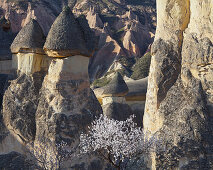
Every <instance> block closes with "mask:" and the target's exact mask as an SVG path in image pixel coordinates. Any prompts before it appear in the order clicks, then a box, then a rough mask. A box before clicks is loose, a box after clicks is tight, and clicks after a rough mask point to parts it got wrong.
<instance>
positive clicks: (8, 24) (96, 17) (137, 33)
mask: <svg viewBox="0 0 213 170" xmlns="http://www.w3.org/2000/svg"><path fill="white" fill-rule="evenodd" d="M64 5H69V6H70V7H71V8H72V9H73V10H72V11H73V13H74V14H75V15H76V16H77V17H79V19H78V22H80V23H81V22H82V19H85V18H86V21H87V22H88V23H87V24H88V27H89V28H91V29H92V30H93V33H94V34H96V36H97V38H96V39H95V40H93V42H90V43H87V44H92V45H94V49H93V51H92V53H91V54H92V55H93V57H92V58H91V59H90V64H89V76H90V81H91V82H93V81H94V80H95V79H98V78H100V77H102V76H104V75H105V74H106V72H107V71H108V69H109V68H110V66H111V65H112V63H113V62H114V61H115V60H119V59H120V58H139V57H142V56H143V54H144V53H145V52H146V50H147V48H148V46H149V45H150V43H152V42H153V35H154V33H155V26H156V16H155V15H156V12H155V1H154V0H146V1H140V0H134V1H130V0H122V1H120V0H119V1H118V0H116V1H114V0H113V1H112V0H106V1H102V0H100V1H98V2H97V1H96V0H83V1H80V0H63V1H58V0H43V1H39V0H33V1H31V0H18V1H15V0H9V1H7V0H1V1H0V17H1V16H2V17H4V18H5V20H6V21H5V22H4V30H7V31H8V29H9V31H8V33H4V34H7V35H6V36H7V41H8V42H9V44H8V45H6V46H5V45H2V47H1V44H0V65H1V67H2V68H0V71H1V72H2V73H3V71H4V73H8V72H9V71H10V70H8V69H6V68H4V69H3V66H4V67H5V65H7V67H11V61H9V60H11V54H10V50H9V46H10V43H12V41H13V38H14V34H17V33H18V32H19V31H20V30H21V28H22V27H23V26H25V25H26V24H27V23H28V22H29V21H30V19H31V18H32V19H36V20H37V21H38V23H39V24H40V26H41V28H42V29H43V32H44V35H45V36H47V34H48V32H49V29H50V27H51V25H52V23H53V22H54V20H55V18H56V17H57V16H58V15H59V13H60V12H61V10H62V8H63V6H64ZM83 28H85V27H83ZM87 30H88V29H87ZM84 34H88V31H84ZM90 34H91V33H90ZM0 35H1V32H0ZM87 39H91V36H89V35H88V37H87ZM92 48H93V47H92ZM3 51H4V56H5V54H6V55H7V58H8V59H7V61H5V60H4V64H3V62H1V60H2V58H3V54H2V55H1V53H3Z"/></svg>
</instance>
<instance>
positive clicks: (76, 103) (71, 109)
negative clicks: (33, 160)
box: [35, 8, 102, 169]
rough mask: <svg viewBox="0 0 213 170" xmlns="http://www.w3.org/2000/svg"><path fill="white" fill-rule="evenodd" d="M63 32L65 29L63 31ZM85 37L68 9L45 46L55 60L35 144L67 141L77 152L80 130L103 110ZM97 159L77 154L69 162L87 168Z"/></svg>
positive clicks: (40, 106) (45, 85)
mask: <svg viewBox="0 0 213 170" xmlns="http://www.w3.org/2000/svg"><path fill="white" fill-rule="evenodd" d="M65 29H66V30H65ZM61 31H64V32H62V34H61ZM83 40H84V37H82V32H81V30H80V29H79V28H78V25H77V21H76V19H75V18H74V16H73V15H72V13H71V11H70V10H69V9H68V8H65V9H64V10H63V11H62V13H61V14H60V15H59V17H58V18H57V19H56V21H55V22H54V24H53V26H52V27H51V30H50V32H49V34H48V37H47V40H46V43H45V45H44V49H45V51H46V53H47V54H49V55H51V57H53V59H52V61H51V63H50V66H49V69H48V73H47V75H46V76H45V78H44V81H43V84H42V89H41V90H40V98H39V104H38V107H37V112H36V137H35V145H40V144H45V145H48V146H50V149H51V148H52V147H55V145H56V144H59V143H60V142H61V141H65V142H67V143H68V145H69V147H70V149H71V150H72V151H73V152H74V153H78V151H79V149H78V143H79V135H80V133H81V132H82V131H85V129H86V128H87V126H88V125H89V124H90V123H91V122H92V120H94V118H95V116H98V115H100V114H101V113H102V109H101V106H100V105H99V103H98V100H97V99H96V97H95V95H94V93H93V91H92V90H91V89H90V84H89V76H88V64H89V58H88V56H87V54H84V53H83V51H84V49H85V48H86V47H85V46H84V45H85V43H84V41H83ZM62 57H63V58H62ZM56 154H57V153H56ZM94 159H95V158H94V157H93V158H89V157H86V158H85V157H84V159H82V158H78V157H76V156H74V157H72V160H71V163H70V164H67V165H68V166H69V168H71V167H72V168H74V169H75V167H76V166H83V168H84V169H87V166H89V165H90V162H92V161H93V160H94ZM67 168H68V167H67Z"/></svg>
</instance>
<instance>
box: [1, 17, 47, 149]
mask: <svg viewBox="0 0 213 170" xmlns="http://www.w3.org/2000/svg"><path fill="white" fill-rule="evenodd" d="M43 44H44V34H43V31H42V29H41V27H40V26H39V24H38V23H37V21H35V20H31V21H30V22H29V23H28V24H27V25H26V26H25V27H23V28H22V30H21V31H20V32H19V34H18V35H17V36H16V38H15V40H14V41H13V43H12V45H11V50H12V53H14V54H13V61H12V62H13V68H14V71H15V74H14V75H13V76H12V78H9V79H8V80H10V79H12V80H11V82H10V84H7V83H6V85H5V89H6V91H5V93H4V98H3V104H2V106H3V109H2V115H3V121H4V124H5V126H6V128H7V129H9V131H10V133H8V135H13V136H14V138H15V139H16V140H17V141H19V142H20V144H26V143H30V142H32V141H33V140H34V137H35V112H36V108H37V104H38V100H39V97H38V95H39V90H40V88H41V85H42V80H43V77H44V76H45V71H46V70H47V68H48V64H49V63H48V58H47V57H46V56H45V54H44V52H43V50H42V47H43ZM38 53H39V54H38ZM8 80H7V81H8ZM15 91H16V95H14V92H15ZM8 135H6V136H5V137H6V139H5V140H8V138H7V136H8ZM9 139H10V137H9ZM16 140H14V142H16ZM14 146H17V144H16V143H14ZM11 147H13V146H11Z"/></svg>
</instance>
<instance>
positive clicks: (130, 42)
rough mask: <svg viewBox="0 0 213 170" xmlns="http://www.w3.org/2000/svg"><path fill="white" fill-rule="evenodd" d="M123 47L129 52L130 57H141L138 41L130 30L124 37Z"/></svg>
mask: <svg viewBox="0 0 213 170" xmlns="http://www.w3.org/2000/svg"><path fill="white" fill-rule="evenodd" d="M123 47H124V48H125V49H126V50H127V52H128V53H129V56H134V57H138V56H140V55H141V54H140V49H139V47H138V46H137V42H136V39H135V37H134V35H133V33H132V31H130V30H128V31H127V32H126V34H125V36H124V41H123Z"/></svg>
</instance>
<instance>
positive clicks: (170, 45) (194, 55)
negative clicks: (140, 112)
mask: <svg viewBox="0 0 213 170" xmlns="http://www.w3.org/2000/svg"><path fill="white" fill-rule="evenodd" d="M212 5H213V3H212V1H210V0H207V1H202V0H184V1H183V0H163V1H162V0H157V15H158V16H157V17H158V22H157V31H156V37H155V42H154V44H153V46H152V55H153V57H152V61H151V68H150V75H149V82H148V92H147V100H146V108H145V114H144V120H143V122H144V128H145V129H146V130H148V131H151V133H152V134H154V133H157V134H158V137H159V138H161V139H162V146H164V147H165V150H164V151H161V152H155V153H152V168H153V169H175V168H178V169H211V168H212V161H213V159H212V155H213V153H212V139H213V137H212V125H213V124H212V116H213V115H212V113H213V107H212V106H213V101H212V97H213V95H212V90H213V84H212V83H213V81H212V76H213V72H212V68H213V62H212V36H211V34H212V29H213V23H212V21H211V18H212V10H211V9H212Z"/></svg>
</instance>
